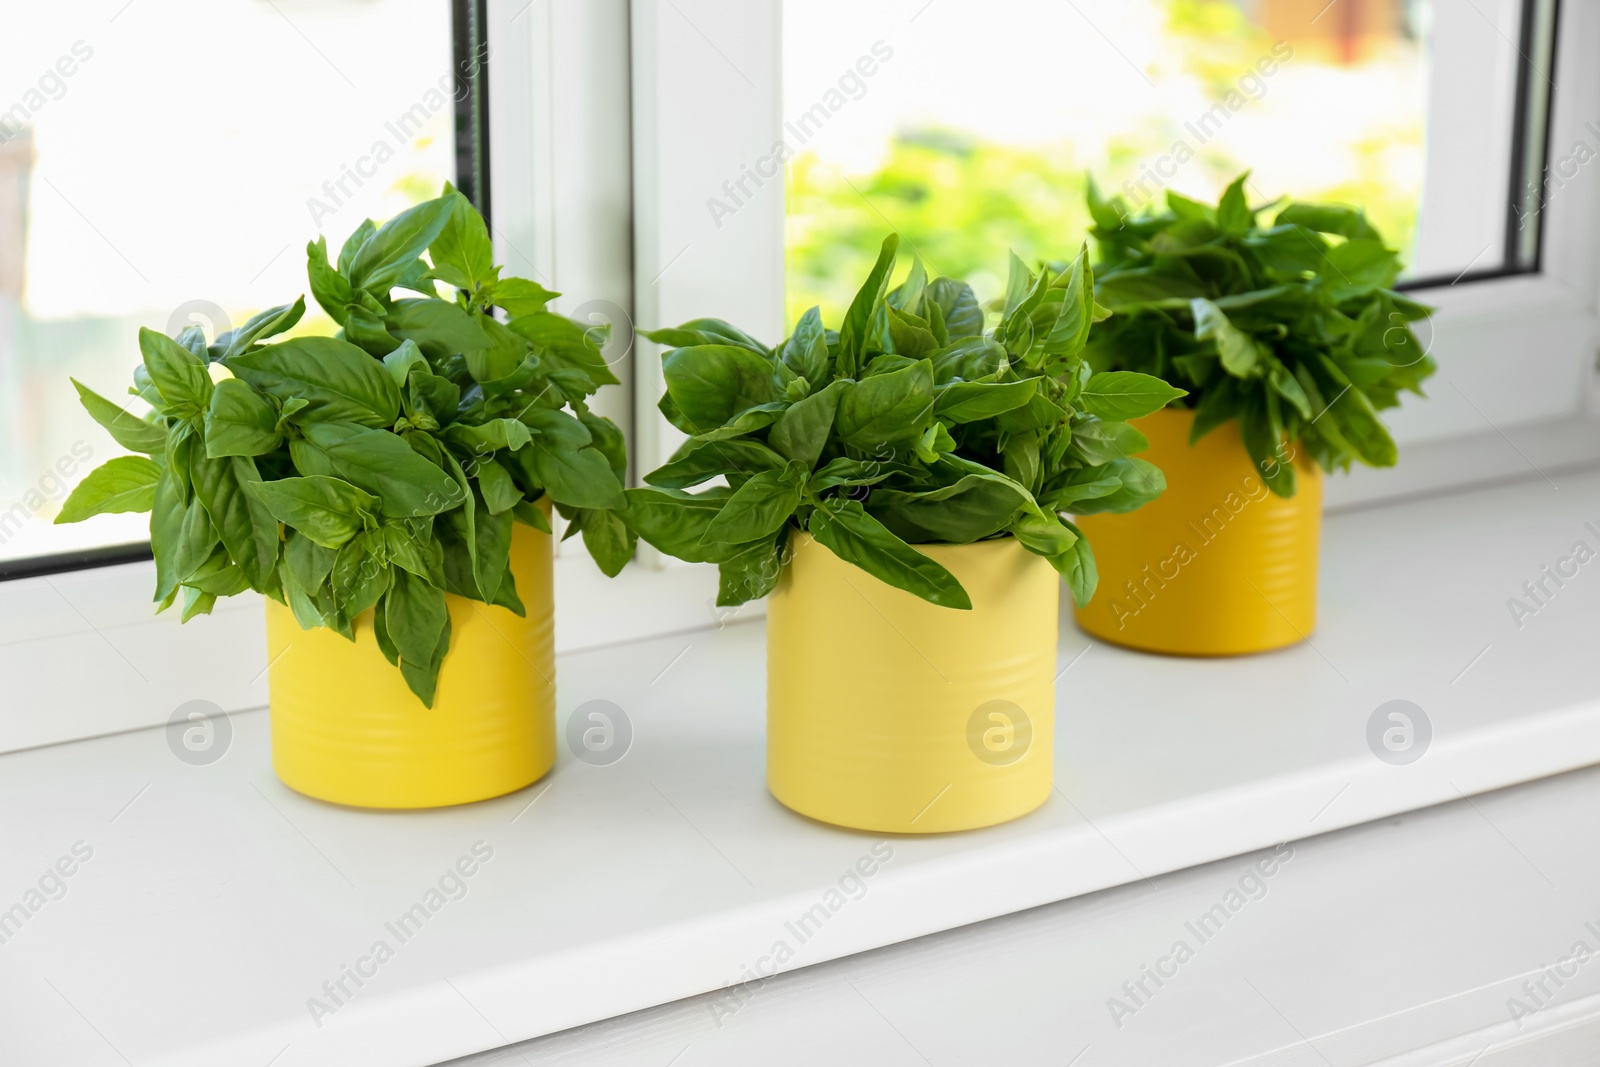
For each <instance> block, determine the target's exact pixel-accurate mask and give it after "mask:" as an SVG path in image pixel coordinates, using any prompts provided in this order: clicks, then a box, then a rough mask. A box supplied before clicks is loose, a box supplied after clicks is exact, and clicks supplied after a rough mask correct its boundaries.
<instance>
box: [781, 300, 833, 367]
mask: <svg viewBox="0 0 1600 1067" xmlns="http://www.w3.org/2000/svg"><path fill="white" fill-rule="evenodd" d="M783 362H784V363H785V364H786V365H787V366H788V367H789V369H790V370H792V371H794V372H795V373H796V374H798V375H800V377H802V378H804V379H805V380H806V381H808V382H811V383H812V386H813V387H816V386H818V385H820V384H821V383H822V382H824V381H826V380H827V378H828V366H829V363H830V360H829V358H828V333H827V331H826V330H824V329H823V327H822V309H821V308H816V307H813V308H809V309H807V311H806V313H805V314H804V315H801V316H800V321H799V322H798V323H796V324H795V328H794V333H792V334H790V335H789V339H788V340H787V341H785V342H784V343H783Z"/></svg>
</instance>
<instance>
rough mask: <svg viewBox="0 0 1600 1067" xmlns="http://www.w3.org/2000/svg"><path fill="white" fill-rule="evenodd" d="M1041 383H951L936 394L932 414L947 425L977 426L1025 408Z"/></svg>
mask: <svg viewBox="0 0 1600 1067" xmlns="http://www.w3.org/2000/svg"><path fill="white" fill-rule="evenodd" d="M1037 386H1038V380H1037V379H1034V378H1024V379H1022V380H1021V381H1015V382H983V383H979V382H962V381H956V382H951V383H950V384H948V385H943V386H940V387H939V389H938V391H937V392H936V393H935V394H934V399H933V413H934V414H935V415H936V416H938V417H939V418H941V419H943V420H944V421H946V422H951V423H963V422H977V421H978V420H980V419H991V418H994V417H995V416H996V415H1003V414H1005V413H1006V412H1008V411H1013V410H1015V409H1017V408H1020V407H1022V406H1023V405H1024V404H1026V403H1027V402H1028V401H1030V400H1032V399H1033V394H1034V390H1035V389H1036V388H1037Z"/></svg>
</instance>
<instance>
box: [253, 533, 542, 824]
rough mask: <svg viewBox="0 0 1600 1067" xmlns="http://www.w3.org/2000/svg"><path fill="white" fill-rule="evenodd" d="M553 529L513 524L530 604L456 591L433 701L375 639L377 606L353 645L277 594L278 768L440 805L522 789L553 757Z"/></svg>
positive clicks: (353, 801)
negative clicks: (516, 605)
mask: <svg viewBox="0 0 1600 1067" xmlns="http://www.w3.org/2000/svg"><path fill="white" fill-rule="evenodd" d="M551 570H552V568H551V548H550V538H549V535H547V534H544V533H541V532H540V531H538V530H535V529H533V528H532V527H529V526H524V525H522V524H521V523H518V524H516V525H515V526H514V527H513V533H512V540H511V573H512V575H513V576H514V577H515V579H516V583H517V595H518V596H519V598H520V599H521V600H522V603H523V606H524V607H525V608H526V609H527V615H526V617H523V618H519V617H518V616H517V615H516V614H514V613H513V612H511V611H510V610H509V609H506V608H502V607H496V606H493V605H488V604H482V603H478V602H477V601H472V600H467V599H465V598H463V597H458V596H454V595H448V596H447V597H446V600H447V603H448V605H449V609H450V625H451V637H450V651H449V652H448V653H446V655H445V659H444V664H443V666H442V667H441V668H440V671H439V684H438V689H437V691H436V693H435V696H434V704H433V707H432V708H428V707H425V706H424V705H423V703H422V701H420V700H419V699H417V697H416V695H415V694H413V693H412V692H411V690H410V689H409V688H407V686H406V683H405V680H404V678H403V677H402V676H401V673H400V671H399V669H398V668H397V667H394V666H392V665H391V664H390V663H389V661H388V660H387V659H385V658H384V656H383V653H382V652H381V651H380V650H379V648H378V643H377V638H376V637H375V635H374V633H373V617H372V613H371V612H370V611H369V612H367V613H365V614H364V615H362V616H361V617H360V618H358V619H357V620H356V621H355V624H354V632H355V641H354V642H353V643H352V642H350V641H347V640H346V639H345V638H343V637H341V636H340V635H339V634H337V633H334V632H333V631H332V630H327V629H321V628H319V629H314V630H302V629H301V628H300V626H299V624H298V623H297V622H296V621H295V618H294V615H293V613H292V612H290V610H289V609H288V608H286V607H284V606H283V605H281V604H279V603H277V602H275V601H272V600H268V601H267V655H268V663H269V664H270V666H269V669H268V686H269V690H270V702H271V724H272V765H273V769H274V770H275V771H276V772H277V774H278V777H279V778H280V779H282V781H283V783H284V784H285V785H287V786H289V787H290V788H291V789H294V790H296V791H297V792H300V793H304V794H306V795H307V796H312V797H316V798H318V799H319V800H327V801H332V802H334V803H338V804H350V805H354V806H358V807H367V808H431V807H442V806H446V805H452V804H466V803H470V802H472V801H476V800H486V799H488V798H489V797H497V796H501V795H503V794H505V793H510V792H514V791H516V790H518V789H521V788H523V787H524V786H527V785H529V784H530V783H532V782H534V781H537V780H538V779H539V778H541V777H543V775H544V774H545V772H547V771H548V770H549V769H550V767H551V766H552V765H553V764H554V762H555V751H556V741H555V630H554V610H553V608H554V605H553V595H552V589H551V586H552V573H551Z"/></svg>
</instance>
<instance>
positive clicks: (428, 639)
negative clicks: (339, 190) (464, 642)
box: [379, 231, 450, 708]
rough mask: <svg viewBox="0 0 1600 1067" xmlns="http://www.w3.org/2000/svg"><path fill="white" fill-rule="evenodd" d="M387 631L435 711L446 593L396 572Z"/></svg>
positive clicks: (414, 685)
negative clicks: (435, 693)
mask: <svg viewBox="0 0 1600 1067" xmlns="http://www.w3.org/2000/svg"><path fill="white" fill-rule="evenodd" d="M380 232H381V231H380ZM379 610H380V611H381V612H382V614H383V622H384V629H385V631H387V633H388V635H389V640H390V641H392V642H393V644H394V648H395V651H396V652H397V653H398V654H399V657H400V669H401V672H402V673H403V674H404V675H405V679H406V684H407V685H408V686H410V687H411V691H412V692H413V693H415V694H416V695H417V697H418V698H419V699H420V700H421V701H422V703H423V704H424V705H426V706H427V707H430V708H431V707H433V697H434V691H435V686H436V685H437V683H438V676H439V665H440V664H441V663H442V662H443V661H444V652H445V650H446V649H448V647H449V644H450V609H449V607H448V606H447V605H446V603H445V599H444V591H443V590H441V589H438V588H436V587H435V586H433V585H432V584H431V583H429V582H428V581H426V580H425V579H422V578H418V577H417V576H416V575H414V574H411V573H409V572H407V571H403V570H397V571H395V572H394V584H393V585H391V586H390V587H389V591H388V592H386V593H384V594H383V598H382V600H380V601H379Z"/></svg>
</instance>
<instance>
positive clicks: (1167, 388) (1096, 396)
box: [1078, 371, 1188, 422]
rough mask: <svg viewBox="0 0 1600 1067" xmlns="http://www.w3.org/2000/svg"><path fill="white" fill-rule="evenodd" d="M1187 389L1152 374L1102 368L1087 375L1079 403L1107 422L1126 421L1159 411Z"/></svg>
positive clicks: (1186, 393)
mask: <svg viewBox="0 0 1600 1067" xmlns="http://www.w3.org/2000/svg"><path fill="white" fill-rule="evenodd" d="M1187 395H1188V392H1187V390H1184V389H1179V388H1177V387H1176V386H1172V385H1168V384H1167V383H1166V382H1164V381H1162V380H1161V379H1160V378H1157V377H1155V376H1154V375H1151V374H1140V373H1138V372H1136V371H1101V372H1100V373H1099V374H1096V375H1093V376H1091V377H1090V379H1089V381H1088V382H1087V383H1086V384H1085V385H1084V387H1083V390H1082V392H1080V393H1079V394H1078V401H1079V406H1080V407H1081V408H1082V409H1083V410H1084V411H1086V412H1087V413H1089V414H1090V415H1098V416H1100V417H1101V418H1102V419H1106V420H1108V421H1110V422H1127V421H1128V420H1129V419H1137V418H1142V417H1143V416H1145V415H1148V414H1150V413H1151V412H1153V411H1160V410H1161V409H1162V408H1164V407H1166V406H1167V405H1168V404H1169V403H1171V402H1172V401H1174V400H1176V399H1177V398H1178V397H1180V396H1187Z"/></svg>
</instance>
